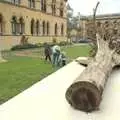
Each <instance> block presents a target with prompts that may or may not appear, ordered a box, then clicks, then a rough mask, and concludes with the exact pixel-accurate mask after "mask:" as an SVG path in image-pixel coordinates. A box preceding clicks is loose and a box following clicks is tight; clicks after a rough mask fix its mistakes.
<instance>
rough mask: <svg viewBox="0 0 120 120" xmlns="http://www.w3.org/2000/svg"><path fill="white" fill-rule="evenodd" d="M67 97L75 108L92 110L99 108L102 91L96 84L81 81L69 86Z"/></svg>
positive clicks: (86, 110)
mask: <svg viewBox="0 0 120 120" xmlns="http://www.w3.org/2000/svg"><path fill="white" fill-rule="evenodd" d="M66 99H67V101H68V102H69V104H71V105H72V106H73V107H74V108H75V109H78V110H82V111H85V112H92V111H94V110H97V109H98V106H99V104H100V101H101V93H100V91H99V90H98V88H97V87H96V86H95V85H94V84H92V83H90V82H82V81H80V82H77V83H74V84H72V85H71V86H70V87H69V88H68V90H67V92H66Z"/></svg>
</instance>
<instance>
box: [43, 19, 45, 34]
mask: <svg viewBox="0 0 120 120" xmlns="http://www.w3.org/2000/svg"><path fill="white" fill-rule="evenodd" d="M43 35H45V21H43Z"/></svg>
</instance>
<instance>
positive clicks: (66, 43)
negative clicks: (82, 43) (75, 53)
mask: <svg viewBox="0 0 120 120" xmlns="http://www.w3.org/2000/svg"><path fill="white" fill-rule="evenodd" d="M71 44H72V43H70V42H67V41H61V42H59V44H58V45H59V46H66V45H71Z"/></svg>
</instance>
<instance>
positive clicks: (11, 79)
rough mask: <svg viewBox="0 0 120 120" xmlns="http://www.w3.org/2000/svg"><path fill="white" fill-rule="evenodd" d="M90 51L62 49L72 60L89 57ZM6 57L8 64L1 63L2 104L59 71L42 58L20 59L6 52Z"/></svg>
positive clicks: (75, 47) (74, 47)
mask: <svg viewBox="0 0 120 120" xmlns="http://www.w3.org/2000/svg"><path fill="white" fill-rule="evenodd" d="M89 49H90V47H89V46H87V45H86V46H73V47H64V48H62V50H64V51H65V52H66V53H67V56H68V57H70V58H71V59H74V58H76V57H78V56H87V55H88V52H89ZM4 57H5V58H6V59H7V60H8V62H6V63H0V68H1V69H0V104H2V103H4V102H5V101H7V100H8V99H10V98H12V97H13V96H15V95H17V94H18V93H20V92H22V91H24V90H25V89H27V88H28V87H30V86H31V85H33V84H34V83H36V82H38V81H40V80H41V79H42V78H44V77H46V76H48V75H49V74H51V73H53V72H55V71H56V70H57V69H58V68H53V67H52V65H51V64H50V63H48V62H45V61H44V60H41V59H40V58H32V57H19V56H15V55H14V54H13V53H12V52H6V53H5V54H4Z"/></svg>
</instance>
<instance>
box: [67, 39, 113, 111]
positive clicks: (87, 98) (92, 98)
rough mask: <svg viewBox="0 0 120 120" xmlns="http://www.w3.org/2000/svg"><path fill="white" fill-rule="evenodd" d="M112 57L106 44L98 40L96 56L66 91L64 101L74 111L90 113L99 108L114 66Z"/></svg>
mask: <svg viewBox="0 0 120 120" xmlns="http://www.w3.org/2000/svg"><path fill="white" fill-rule="evenodd" d="M98 38H99V37H98ZM112 56H113V51H111V50H110V49H109V48H108V44H107V43H106V42H105V41H102V40H101V41H99V40H98V52H97V55H96V56H95V58H94V59H93V60H92V61H91V62H90V63H89V64H88V67H86V69H85V70H84V71H83V72H82V73H81V74H80V75H79V76H78V78H77V79H76V80H75V81H74V83H73V84H72V85H71V86H70V87H69V88H68V89H67V91H66V99H67V101H68V102H69V104H71V105H72V106H73V107H74V108H75V109H79V110H82V111H85V112H91V111H93V110H96V109H98V108H99V104H100V102H101V99H102V93H103V90H104V87H105V85H106V82H107V78H108V77H109V74H110V73H111V71H112V68H113V66H114V62H113V57H112Z"/></svg>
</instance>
